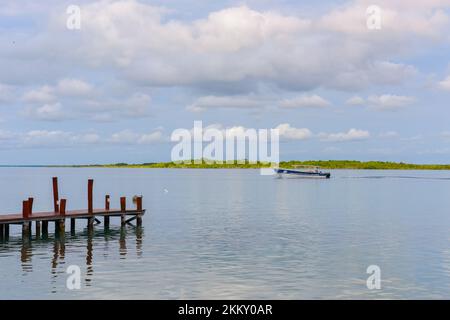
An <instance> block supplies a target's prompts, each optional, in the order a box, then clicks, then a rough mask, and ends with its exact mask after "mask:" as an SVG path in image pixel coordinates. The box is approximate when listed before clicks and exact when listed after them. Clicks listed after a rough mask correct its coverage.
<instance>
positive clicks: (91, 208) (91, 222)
mask: <svg viewBox="0 0 450 320" xmlns="http://www.w3.org/2000/svg"><path fill="white" fill-rule="evenodd" d="M93 191H94V180H93V179H89V180H88V213H89V214H92V215H93V214H94V205H93ZM88 226H89V227H93V226H94V217H92V218H88Z"/></svg>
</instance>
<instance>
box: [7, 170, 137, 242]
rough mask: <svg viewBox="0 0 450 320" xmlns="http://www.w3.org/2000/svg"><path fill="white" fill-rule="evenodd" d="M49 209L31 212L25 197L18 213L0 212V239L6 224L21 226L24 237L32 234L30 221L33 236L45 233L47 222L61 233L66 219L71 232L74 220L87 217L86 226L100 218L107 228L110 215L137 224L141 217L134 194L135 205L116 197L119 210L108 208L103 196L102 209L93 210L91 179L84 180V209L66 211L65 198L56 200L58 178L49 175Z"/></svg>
mask: <svg viewBox="0 0 450 320" xmlns="http://www.w3.org/2000/svg"><path fill="white" fill-rule="evenodd" d="M52 182H53V184H52V185H53V208H54V210H53V211H51V212H33V201H34V199H33V198H28V199H27V200H24V201H23V202H22V213H14V214H0V239H2V240H3V239H6V240H7V239H8V238H9V232H10V225H22V236H23V237H28V236H31V233H32V224H33V223H34V224H35V230H36V235H37V236H40V234H41V233H42V235H46V234H48V223H49V222H53V223H55V233H64V232H65V225H66V219H70V229H71V232H74V231H75V228H76V220H77V219H83V220H87V227H88V228H93V226H94V224H95V223H96V224H100V223H101V221H100V220H99V219H100V218H103V221H104V227H105V228H108V227H109V224H110V217H120V221H121V224H122V225H125V224H129V223H131V222H132V221H134V220H135V221H136V225H137V226H141V225H142V216H143V215H144V214H145V209H143V208H142V196H139V197H137V196H135V197H134V198H133V202H135V204H136V207H135V208H134V209H127V207H126V197H121V198H120V209H110V196H109V195H105V207H104V208H103V209H94V207H93V189H94V180H93V179H89V180H88V188H87V209H84V210H83V209H82V210H66V207H67V199H59V193H58V178H57V177H53V181H52Z"/></svg>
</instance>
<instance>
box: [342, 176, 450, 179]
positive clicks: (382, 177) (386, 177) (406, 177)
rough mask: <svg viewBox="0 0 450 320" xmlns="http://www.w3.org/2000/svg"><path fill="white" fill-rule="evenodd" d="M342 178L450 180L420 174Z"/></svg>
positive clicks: (350, 177)
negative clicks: (419, 175)
mask: <svg viewBox="0 0 450 320" xmlns="http://www.w3.org/2000/svg"><path fill="white" fill-rule="evenodd" d="M341 178H342V179H417V180H450V177H418V176H349V177H341Z"/></svg>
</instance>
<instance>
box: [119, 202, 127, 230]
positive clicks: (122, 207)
mask: <svg viewBox="0 0 450 320" xmlns="http://www.w3.org/2000/svg"><path fill="white" fill-rule="evenodd" d="M126 210H127V198H126V197H120V211H121V212H122V215H121V216H120V221H121V224H122V226H123V225H125V217H126V215H125V212H126Z"/></svg>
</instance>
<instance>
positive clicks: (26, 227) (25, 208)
mask: <svg viewBox="0 0 450 320" xmlns="http://www.w3.org/2000/svg"><path fill="white" fill-rule="evenodd" d="M30 215H31V212H30V201H29V200H24V201H22V217H23V222H22V235H23V236H28V235H30V231H31V230H30V229H31V222H30V221H29V220H28V219H29V217H30Z"/></svg>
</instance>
